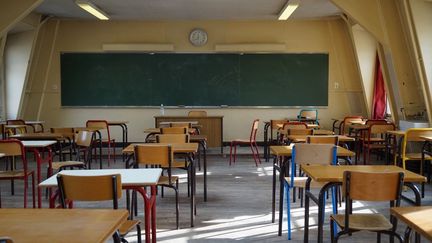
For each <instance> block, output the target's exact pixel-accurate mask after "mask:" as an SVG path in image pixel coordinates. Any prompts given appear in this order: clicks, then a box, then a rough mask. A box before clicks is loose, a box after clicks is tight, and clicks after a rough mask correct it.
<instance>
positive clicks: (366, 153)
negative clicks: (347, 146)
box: [361, 123, 396, 164]
mask: <svg viewBox="0 0 432 243" xmlns="http://www.w3.org/2000/svg"><path fill="white" fill-rule="evenodd" d="M395 129H396V126H395V125H394V124H393V123H374V124H372V125H370V126H369V128H368V130H367V131H366V132H364V133H363V137H362V138H361V142H362V147H363V163H364V164H368V163H369V159H370V153H371V151H372V150H385V157H386V161H388V160H387V158H388V154H389V149H390V147H389V144H387V142H388V141H386V134H387V132H388V131H394V130H395Z"/></svg>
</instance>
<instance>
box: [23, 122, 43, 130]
mask: <svg viewBox="0 0 432 243" xmlns="http://www.w3.org/2000/svg"><path fill="white" fill-rule="evenodd" d="M44 123H45V121H25V124H26V125H29V126H31V127H32V128H33V132H38V130H37V129H36V128H37V127H38V126H39V127H40V132H44V126H43V124H44Z"/></svg>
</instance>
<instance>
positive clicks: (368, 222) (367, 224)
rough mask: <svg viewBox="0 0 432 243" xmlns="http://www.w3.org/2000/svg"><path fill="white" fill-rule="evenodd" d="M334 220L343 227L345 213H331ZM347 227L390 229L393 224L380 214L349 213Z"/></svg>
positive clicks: (353, 228) (376, 229)
mask: <svg viewBox="0 0 432 243" xmlns="http://www.w3.org/2000/svg"><path fill="white" fill-rule="evenodd" d="M331 217H332V218H333V219H334V221H335V222H336V223H337V224H338V225H339V226H340V227H341V228H342V229H343V227H344V226H345V215H343V214H336V215H331ZM349 228H350V229H352V230H371V231H380V230H391V229H392V228H393V225H392V224H391V223H390V221H389V220H388V219H387V218H386V217H384V215H382V214H378V213H375V214H351V215H350V216H349Z"/></svg>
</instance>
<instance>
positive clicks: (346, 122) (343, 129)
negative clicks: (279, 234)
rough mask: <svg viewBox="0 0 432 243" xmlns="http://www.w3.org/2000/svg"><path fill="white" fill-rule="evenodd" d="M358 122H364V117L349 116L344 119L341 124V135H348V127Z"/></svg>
mask: <svg viewBox="0 0 432 243" xmlns="http://www.w3.org/2000/svg"><path fill="white" fill-rule="evenodd" d="M356 121H359V122H360V121H363V117H362V116H347V117H345V118H344V120H343V122H341V123H340V124H339V126H340V127H339V134H341V135H343V134H347V133H348V132H349V127H348V125H349V124H350V123H351V122H356Z"/></svg>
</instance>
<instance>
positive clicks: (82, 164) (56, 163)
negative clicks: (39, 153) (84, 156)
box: [52, 160, 84, 170]
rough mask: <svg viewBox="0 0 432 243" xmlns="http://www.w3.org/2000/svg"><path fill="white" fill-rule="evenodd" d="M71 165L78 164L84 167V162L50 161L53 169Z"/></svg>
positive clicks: (75, 165)
mask: <svg viewBox="0 0 432 243" xmlns="http://www.w3.org/2000/svg"><path fill="white" fill-rule="evenodd" d="M71 166H74V167H77V166H78V167H79V166H81V167H84V162H81V161H71V160H70V161H62V162H52V168H53V170H60V169H62V168H65V167H71Z"/></svg>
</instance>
